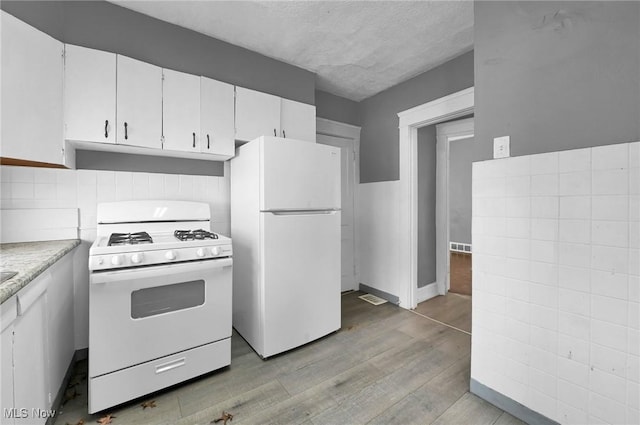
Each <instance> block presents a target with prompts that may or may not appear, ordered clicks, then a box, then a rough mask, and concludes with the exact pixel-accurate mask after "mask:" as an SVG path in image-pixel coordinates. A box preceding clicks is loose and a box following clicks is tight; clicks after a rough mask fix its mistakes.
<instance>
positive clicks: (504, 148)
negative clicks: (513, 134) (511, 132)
mask: <svg viewBox="0 0 640 425" xmlns="http://www.w3.org/2000/svg"><path fill="white" fill-rule="evenodd" d="M509 142H510V137H509V136H502V137H494V138H493V157H494V158H508V157H509V155H510V153H509Z"/></svg>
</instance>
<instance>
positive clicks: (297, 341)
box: [260, 211, 340, 357]
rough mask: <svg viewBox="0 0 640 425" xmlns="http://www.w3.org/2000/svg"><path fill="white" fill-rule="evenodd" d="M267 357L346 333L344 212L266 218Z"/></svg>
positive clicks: (265, 292) (264, 318) (263, 284)
mask: <svg viewBox="0 0 640 425" xmlns="http://www.w3.org/2000/svg"><path fill="white" fill-rule="evenodd" d="M261 216H262V217H261V219H262V231H263V238H262V241H263V242H262V259H263V264H262V273H263V275H262V290H263V298H262V302H263V306H262V314H263V315H264V316H263V323H264V325H263V326H264V328H263V329H264V334H263V337H264V346H263V347H264V351H263V352H262V353H260V354H261V355H262V356H263V357H269V356H272V355H274V354H278V353H281V352H283V351H286V350H289V349H291V348H295V347H298V346H300V345H303V344H306V343H307V342H310V341H313V340H315V339H318V338H320V337H322V336H324V335H327V334H329V333H331V332H333V331H336V330H338V329H339V328H340V211H333V212H328V213H318V214H311V213H306V214H305V213H303V214H286V213H262V214H261Z"/></svg>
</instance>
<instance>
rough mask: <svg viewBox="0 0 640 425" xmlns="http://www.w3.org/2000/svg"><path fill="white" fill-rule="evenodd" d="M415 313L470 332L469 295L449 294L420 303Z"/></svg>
mask: <svg viewBox="0 0 640 425" xmlns="http://www.w3.org/2000/svg"><path fill="white" fill-rule="evenodd" d="M415 311H416V313H419V314H422V315H424V316H427V317H430V318H432V319H434V320H438V321H440V322H442V323H446V324H447V325H449V326H453V327H454V328H458V329H462V330H463V331H466V332H471V296H469V295H461V294H454V293H453V292H449V293H447V295H440V296H437V297H434V298H431V299H430V300H427V301H424V302H421V303H420V304H418V306H417V307H416V309H415Z"/></svg>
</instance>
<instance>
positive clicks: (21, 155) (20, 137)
mask: <svg viewBox="0 0 640 425" xmlns="http://www.w3.org/2000/svg"><path fill="white" fill-rule="evenodd" d="M1 14H2V18H1V28H2V30H1V37H0V39H1V45H2V49H1V50H2V88H1V90H2V119H1V122H2V126H1V127H2V129H1V134H2V139H1V140H2V143H1V148H0V149H1V151H0V156H3V157H5V158H15V159H23V160H29V161H38V162H48V163H52V164H62V163H63V155H62V147H63V137H64V136H63V131H62V127H63V117H62V109H63V106H62V81H63V76H62V72H63V58H62V53H63V44H62V43H61V42H59V41H57V40H55V39H53V38H51V37H49V36H48V35H47V34H45V33H43V32H40V31H38V30H36V29H35V28H33V27H31V26H29V25H27V24H25V23H24V22H22V21H20V20H19V19H17V18H15V17H13V16H12V15H9V14H8V13H6V12H4V11H2V12H1Z"/></svg>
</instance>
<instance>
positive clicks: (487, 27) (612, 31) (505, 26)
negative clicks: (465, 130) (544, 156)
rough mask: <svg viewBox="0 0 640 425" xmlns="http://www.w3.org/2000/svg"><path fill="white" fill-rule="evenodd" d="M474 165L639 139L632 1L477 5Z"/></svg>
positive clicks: (638, 34) (639, 32)
mask: <svg viewBox="0 0 640 425" xmlns="http://www.w3.org/2000/svg"><path fill="white" fill-rule="evenodd" d="M474 19H475V24H474V27H475V42H474V49H475V50H474V52H475V116H476V126H475V135H476V145H475V147H476V149H475V158H476V160H481V159H488V158H491V156H492V146H493V138H494V137H497V136H503V135H509V136H511V155H512V156H518V155H528V154H535V153H541V152H548V151H557V150H566V149H575V148H581V147H588V146H596V145H603V144H611V143H621V142H628V141H637V140H640V82H639V78H640V77H639V76H640V2H637V1H634V2H584V1H582V2H574V1H566V2H558V1H553V2H544V1H541V2H515V1H513V2H503V1H498V2H484V1H482V2H476V3H475V7H474Z"/></svg>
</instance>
